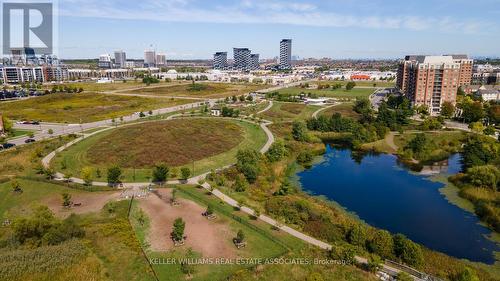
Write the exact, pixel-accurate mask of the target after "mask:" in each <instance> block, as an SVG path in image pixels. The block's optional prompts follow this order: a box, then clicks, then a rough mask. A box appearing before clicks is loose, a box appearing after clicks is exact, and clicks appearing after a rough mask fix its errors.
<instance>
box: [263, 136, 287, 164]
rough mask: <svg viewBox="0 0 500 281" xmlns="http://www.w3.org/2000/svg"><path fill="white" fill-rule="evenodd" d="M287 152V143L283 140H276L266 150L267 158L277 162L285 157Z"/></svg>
mask: <svg viewBox="0 0 500 281" xmlns="http://www.w3.org/2000/svg"><path fill="white" fill-rule="evenodd" d="M286 154H287V149H286V147H285V143H284V142H283V141H281V140H278V141H276V142H274V143H273V144H272V145H271V147H270V148H269V150H268V151H267V152H266V156H267V159H269V161H271V162H277V161H280V160H281V159H283V158H284V157H285V156H286Z"/></svg>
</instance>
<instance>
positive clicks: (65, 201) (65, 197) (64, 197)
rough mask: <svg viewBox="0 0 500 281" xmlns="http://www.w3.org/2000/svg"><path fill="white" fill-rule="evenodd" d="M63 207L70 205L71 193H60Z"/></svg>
mask: <svg viewBox="0 0 500 281" xmlns="http://www.w3.org/2000/svg"><path fill="white" fill-rule="evenodd" d="M62 200H63V203H62V205H63V207H66V208H69V207H70V206H71V203H72V202H71V195H70V194H69V193H63V194H62Z"/></svg>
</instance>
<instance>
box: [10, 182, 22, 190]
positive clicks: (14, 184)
mask: <svg viewBox="0 0 500 281" xmlns="http://www.w3.org/2000/svg"><path fill="white" fill-rule="evenodd" d="M10 187H11V188H12V191H13V192H22V191H23V190H22V189H21V185H20V184H19V182H18V181H17V180H15V179H14V180H12V181H11V182H10Z"/></svg>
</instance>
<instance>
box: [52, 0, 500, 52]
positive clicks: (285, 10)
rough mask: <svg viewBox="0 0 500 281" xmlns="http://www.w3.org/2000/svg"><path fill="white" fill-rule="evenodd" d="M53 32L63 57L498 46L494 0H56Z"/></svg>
mask: <svg viewBox="0 0 500 281" xmlns="http://www.w3.org/2000/svg"><path fill="white" fill-rule="evenodd" d="M58 33H59V36H58V37H59V39H58V41H59V44H58V47H59V48H58V49H59V51H58V52H59V56H60V57H61V58H96V57H98V56H99V55H100V54H104V53H110V54H112V53H113V51H114V50H117V49H123V50H124V51H125V52H126V53H127V57H128V58H142V57H143V51H144V49H146V48H150V47H151V46H152V47H153V48H154V49H156V50H157V51H159V52H164V53H166V54H167V59H210V58H212V56H213V53H215V52H217V51H228V52H229V56H231V55H232V48H233V47H248V48H250V49H251V50H252V52H254V53H258V54H260V55H261V58H273V57H276V56H278V54H279V41H280V40H281V39H283V38H291V39H292V40H293V55H295V56H299V57H301V58H309V57H314V58H322V57H330V58H334V59H347V58H399V57H402V56H404V55H406V54H445V53H465V54H469V55H470V56H500V0H474V1H470V0H406V1H404V0H309V1H305V0H233V1H229V0H141V1H130V0H59V32H58Z"/></svg>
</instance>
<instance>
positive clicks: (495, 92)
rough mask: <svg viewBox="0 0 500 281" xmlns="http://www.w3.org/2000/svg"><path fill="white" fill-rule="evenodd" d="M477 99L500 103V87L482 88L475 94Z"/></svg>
mask: <svg viewBox="0 0 500 281" xmlns="http://www.w3.org/2000/svg"><path fill="white" fill-rule="evenodd" d="M474 95H475V96H476V97H479V98H481V99H482V100H483V101H498V100H500V86H498V87H496V86H492V87H486V86H481V87H479V89H478V90H477V91H476V92H475V93H474Z"/></svg>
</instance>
